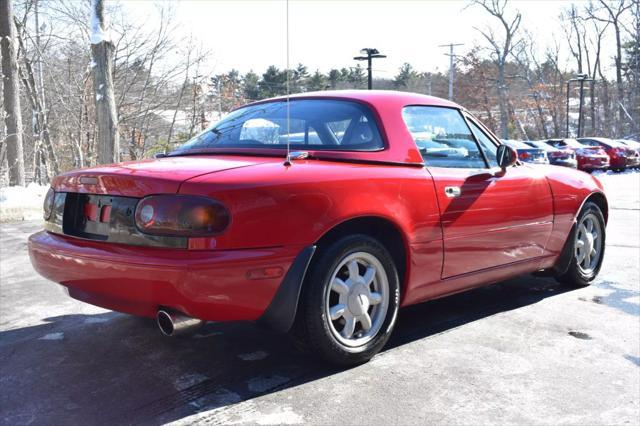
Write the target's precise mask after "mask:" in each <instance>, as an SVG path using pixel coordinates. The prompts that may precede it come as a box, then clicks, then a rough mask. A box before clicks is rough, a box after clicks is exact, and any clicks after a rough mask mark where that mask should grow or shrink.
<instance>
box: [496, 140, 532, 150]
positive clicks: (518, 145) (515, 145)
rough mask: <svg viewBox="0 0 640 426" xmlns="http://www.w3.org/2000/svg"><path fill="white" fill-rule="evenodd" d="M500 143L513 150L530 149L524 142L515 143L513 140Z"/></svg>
mask: <svg viewBox="0 0 640 426" xmlns="http://www.w3.org/2000/svg"><path fill="white" fill-rule="evenodd" d="M502 143H503V144H505V145H508V146H510V147H511V148H515V149H531V147H530V146H529V145H527V144H526V143H524V142H521V141H516V140H513V139H503V140H502Z"/></svg>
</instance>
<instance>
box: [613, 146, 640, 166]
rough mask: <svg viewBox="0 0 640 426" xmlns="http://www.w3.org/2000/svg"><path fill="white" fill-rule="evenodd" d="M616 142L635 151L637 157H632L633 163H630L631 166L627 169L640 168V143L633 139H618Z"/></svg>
mask: <svg viewBox="0 0 640 426" xmlns="http://www.w3.org/2000/svg"><path fill="white" fill-rule="evenodd" d="M616 142H619V143H621V144H623V145H624V146H626V147H628V148H631V149H633V150H634V151H635V154H636V155H635V156H632V157H631V161H630V162H629V163H630V164H629V165H627V167H635V168H638V167H640V142H638V141H634V140H631V139H616Z"/></svg>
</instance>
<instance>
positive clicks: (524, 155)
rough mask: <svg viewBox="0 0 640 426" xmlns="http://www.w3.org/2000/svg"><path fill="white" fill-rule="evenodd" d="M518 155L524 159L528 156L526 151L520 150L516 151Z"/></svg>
mask: <svg viewBox="0 0 640 426" xmlns="http://www.w3.org/2000/svg"><path fill="white" fill-rule="evenodd" d="M518 157H520V159H521V160H526V159H527V158H529V157H530V155H529V153H528V152H520V153H518Z"/></svg>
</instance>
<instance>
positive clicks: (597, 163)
mask: <svg viewBox="0 0 640 426" xmlns="http://www.w3.org/2000/svg"><path fill="white" fill-rule="evenodd" d="M608 168H609V157H605V156H600V157H578V169H580V170H600V169H608Z"/></svg>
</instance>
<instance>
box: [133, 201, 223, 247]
mask: <svg viewBox="0 0 640 426" xmlns="http://www.w3.org/2000/svg"><path fill="white" fill-rule="evenodd" d="M135 218H136V226H137V227H138V229H140V231H142V232H144V233H145V234H153V235H164V236H180V237H206V236H211V235H217V234H220V233H221V232H223V231H224V230H225V229H227V227H228V226H229V223H230V221H231V217H230V215H229V211H228V210H227V209H226V208H225V207H224V206H223V205H222V204H221V203H219V202H218V201H215V200H212V199H210V198H206V197H198V196H191V195H151V196H149V197H146V198H143V199H142V200H140V201H139V202H138V205H137V207H136V215H135Z"/></svg>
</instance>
